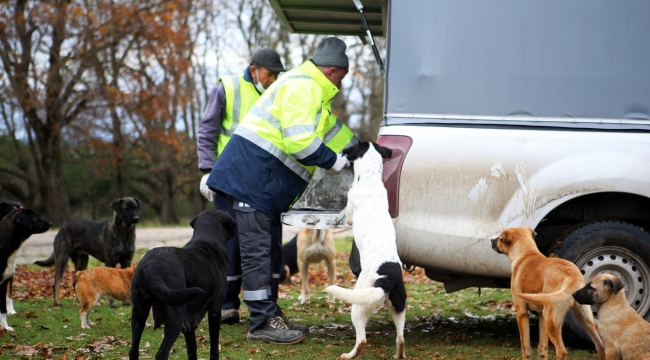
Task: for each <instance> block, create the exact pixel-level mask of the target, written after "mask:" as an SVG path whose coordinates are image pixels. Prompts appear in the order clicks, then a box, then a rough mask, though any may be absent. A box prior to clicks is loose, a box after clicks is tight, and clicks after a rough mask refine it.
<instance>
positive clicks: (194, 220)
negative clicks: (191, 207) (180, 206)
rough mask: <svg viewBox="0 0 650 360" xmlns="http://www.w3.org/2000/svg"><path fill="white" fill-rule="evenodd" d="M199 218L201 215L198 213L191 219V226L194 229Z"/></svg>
mask: <svg viewBox="0 0 650 360" xmlns="http://www.w3.org/2000/svg"><path fill="white" fill-rule="evenodd" d="M198 219H199V215H196V216H195V217H194V219H192V221H190V226H191V227H192V229H194V224H196V221H197V220H198Z"/></svg>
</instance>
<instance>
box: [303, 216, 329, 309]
mask: <svg viewBox="0 0 650 360" xmlns="http://www.w3.org/2000/svg"><path fill="white" fill-rule="evenodd" d="M296 243H297V251H298V269H299V270H300V284H301V292H300V297H299V298H298V299H299V300H300V303H301V304H305V303H307V302H309V264H313V263H319V262H321V261H325V265H327V283H328V284H329V285H334V280H335V279H336V263H335V262H334V259H335V257H336V247H334V236H333V235H332V230H317V229H306V228H300V230H299V231H298V237H297V241H296ZM327 301H329V302H332V301H334V295H333V294H331V293H330V294H329V295H328V296H327Z"/></svg>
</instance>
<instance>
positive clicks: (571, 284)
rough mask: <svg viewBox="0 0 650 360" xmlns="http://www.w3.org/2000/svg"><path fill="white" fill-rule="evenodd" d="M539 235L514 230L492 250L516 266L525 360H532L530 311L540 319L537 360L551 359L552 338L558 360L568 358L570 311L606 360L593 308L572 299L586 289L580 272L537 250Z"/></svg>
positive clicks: (513, 284)
mask: <svg viewBox="0 0 650 360" xmlns="http://www.w3.org/2000/svg"><path fill="white" fill-rule="evenodd" d="M535 235H537V233H535V231H533V229H530V228H510V229H505V230H503V231H502V232H501V234H500V235H499V237H498V238H496V239H493V240H492V249H494V251H496V252H498V253H499V254H505V255H507V256H508V259H510V262H511V265H512V277H511V280H510V289H511V290H512V302H513V304H514V306H515V310H516V312H517V326H518V327H519V338H520V340H521V355H522V359H532V350H531V347H530V328H529V320H528V311H535V312H537V313H538V316H539V345H538V347H537V358H538V359H546V358H547V356H548V354H547V350H548V340H549V338H550V340H551V342H552V343H553V345H555V352H556V354H557V359H558V360H564V359H566V358H567V350H566V348H565V347H564V342H563V341H562V323H563V322H564V317H565V315H566V313H567V312H569V311H570V310H573V312H574V314H575V315H576V318H577V319H578V321H579V322H580V324H581V325H582V326H583V327H584V329H585V330H586V331H587V335H589V338H591V340H592V341H593V342H594V344H595V345H596V350H597V351H598V358H599V359H605V346H604V345H603V342H602V340H601V339H600V337H599V336H598V333H597V332H596V324H595V323H594V317H593V315H592V313H591V309H590V307H589V306H588V305H580V304H579V303H578V302H577V301H575V299H574V298H573V295H572V294H573V292H575V291H577V290H578V289H580V288H581V287H583V286H584V285H585V280H584V279H583V277H582V274H581V273H580V270H579V269H578V267H577V266H575V264H573V263H571V262H570V261H567V260H564V259H560V258H547V257H546V256H544V255H543V254H542V253H541V252H540V251H539V250H538V249H537V244H535V240H534V239H533V237H534V236H535Z"/></svg>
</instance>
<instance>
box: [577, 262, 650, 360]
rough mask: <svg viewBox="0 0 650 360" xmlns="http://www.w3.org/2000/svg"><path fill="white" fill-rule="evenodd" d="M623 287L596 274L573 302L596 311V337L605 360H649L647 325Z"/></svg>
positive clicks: (618, 281)
mask: <svg viewBox="0 0 650 360" xmlns="http://www.w3.org/2000/svg"><path fill="white" fill-rule="evenodd" d="M624 287H625V284H623V281H622V280H621V279H620V278H619V277H618V276H616V275H612V274H607V273H604V274H598V275H596V276H594V277H593V278H591V280H589V282H588V283H587V285H586V286H585V287H583V288H582V289H580V290H578V291H576V292H574V293H573V298H574V299H576V301H577V302H579V303H580V304H585V305H591V307H592V308H593V309H594V310H595V311H598V334H600V336H601V337H602V339H603V342H605V358H606V359H607V360H616V359H620V360H649V359H650V324H649V323H648V322H647V321H645V320H644V319H643V318H642V317H641V316H640V315H639V314H637V312H636V311H634V309H632V307H631V306H630V304H628V302H627V299H626V298H625V291H621V290H622V289H623V288H624Z"/></svg>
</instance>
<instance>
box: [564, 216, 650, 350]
mask: <svg viewBox="0 0 650 360" xmlns="http://www.w3.org/2000/svg"><path fill="white" fill-rule="evenodd" d="M553 253H554V254H555V255H557V256H558V257H560V258H562V259H566V260H569V261H571V262H573V263H574V264H576V265H577V266H578V268H579V269H580V271H581V272H582V274H583V275H584V277H585V281H588V280H589V279H590V278H592V277H593V276H595V275H597V274H599V273H603V272H606V273H610V274H614V275H617V276H619V277H620V278H621V279H622V280H623V282H624V283H625V292H626V295H627V300H628V302H629V303H630V306H632V308H633V309H634V310H636V311H637V313H639V314H640V315H641V316H642V317H643V318H645V319H646V320H649V319H650V233H648V232H646V231H645V230H643V229H642V228H639V227H638V226H635V225H633V224H630V223H627V222H622V221H597V222H593V223H589V224H583V225H580V226H578V227H576V228H575V229H573V230H572V231H571V232H569V233H568V234H567V235H566V236H564V238H563V239H562V241H561V242H560V244H559V245H558V246H557V247H556V248H555V249H554V250H553ZM594 315H595V316H596V321H598V314H597V313H596V312H594ZM564 332H565V333H566V334H567V335H568V338H569V340H577V342H578V343H584V345H586V344H591V346H593V344H592V343H591V340H590V339H589V337H588V336H587V333H586V332H585V331H584V330H583V329H582V326H580V324H579V323H578V321H577V320H576V318H575V316H574V315H573V313H569V314H567V317H566V319H565V321H564Z"/></svg>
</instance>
